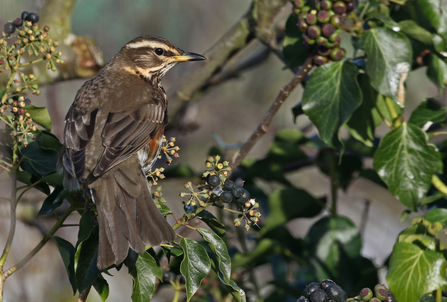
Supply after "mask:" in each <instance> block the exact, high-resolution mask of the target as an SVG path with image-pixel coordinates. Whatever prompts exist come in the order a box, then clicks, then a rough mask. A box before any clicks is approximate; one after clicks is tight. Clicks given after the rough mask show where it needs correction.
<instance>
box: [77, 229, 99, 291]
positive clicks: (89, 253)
mask: <svg viewBox="0 0 447 302" xmlns="http://www.w3.org/2000/svg"><path fill="white" fill-rule="evenodd" d="M98 240H99V230H98V227H97V226H95V227H93V228H92V230H91V233H90V235H89V237H88V238H87V239H85V240H84V241H82V242H80V243H79V244H78V246H77V249H76V254H75V275H76V284H77V286H78V290H79V292H82V291H83V290H84V289H86V288H87V287H89V286H90V285H92V284H93V283H94V282H95V280H96V278H97V277H98V276H99V275H100V274H101V271H100V270H99V269H98V267H97V266H96V260H97V257H98ZM78 242H79V240H78Z"/></svg>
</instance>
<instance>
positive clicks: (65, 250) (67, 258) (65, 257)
mask: <svg viewBox="0 0 447 302" xmlns="http://www.w3.org/2000/svg"><path fill="white" fill-rule="evenodd" d="M53 238H54V240H55V241H56V244H57V247H58V249H59V253H60V254H61V257H62V261H64V266H65V270H66V271H67V274H68V279H69V280H70V284H71V287H72V289H73V295H74V294H75V293H76V289H77V287H76V279H75V270H74V256H75V248H74V246H73V245H72V244H71V243H70V242H68V241H67V240H65V239H62V238H60V237H57V236H53Z"/></svg>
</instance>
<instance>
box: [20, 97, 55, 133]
mask: <svg viewBox="0 0 447 302" xmlns="http://www.w3.org/2000/svg"><path fill="white" fill-rule="evenodd" d="M24 108H25V110H26V111H27V112H28V113H29V114H30V115H31V118H32V119H33V121H34V122H35V123H37V124H39V125H41V126H42V127H44V128H45V129H46V130H48V131H51V117H50V113H48V109H47V108H46V107H36V106H34V105H32V104H31V105H28V106H25V107H24Z"/></svg>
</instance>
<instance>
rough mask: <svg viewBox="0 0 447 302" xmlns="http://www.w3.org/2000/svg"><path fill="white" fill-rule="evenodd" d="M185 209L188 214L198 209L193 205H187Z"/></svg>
mask: <svg viewBox="0 0 447 302" xmlns="http://www.w3.org/2000/svg"><path fill="white" fill-rule="evenodd" d="M183 209H184V210H185V213H186V214H189V213H192V212H194V211H195V210H196V209H197V206H193V205H185V206H183Z"/></svg>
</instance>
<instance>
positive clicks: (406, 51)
mask: <svg viewBox="0 0 447 302" xmlns="http://www.w3.org/2000/svg"><path fill="white" fill-rule="evenodd" d="M360 48H361V49H363V50H364V51H365V52H366V54H367V56H368V60H367V62H366V71H367V73H368V75H369V77H370V79H371V85H372V86H373V87H374V88H375V89H376V90H377V91H379V92H380V93H381V94H383V95H385V96H387V97H389V98H391V99H393V100H395V101H396V102H397V101H398V99H397V98H398V96H397V94H398V90H399V82H400V80H401V76H402V74H404V73H407V72H409V71H410V67H411V62H412V47H411V43H410V40H409V39H408V38H407V37H406V36H405V35H404V34H402V33H399V32H395V31H393V30H391V29H389V28H385V27H377V28H372V29H370V30H369V31H367V32H365V33H364V34H363V35H362V37H361V38H360Z"/></svg>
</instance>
